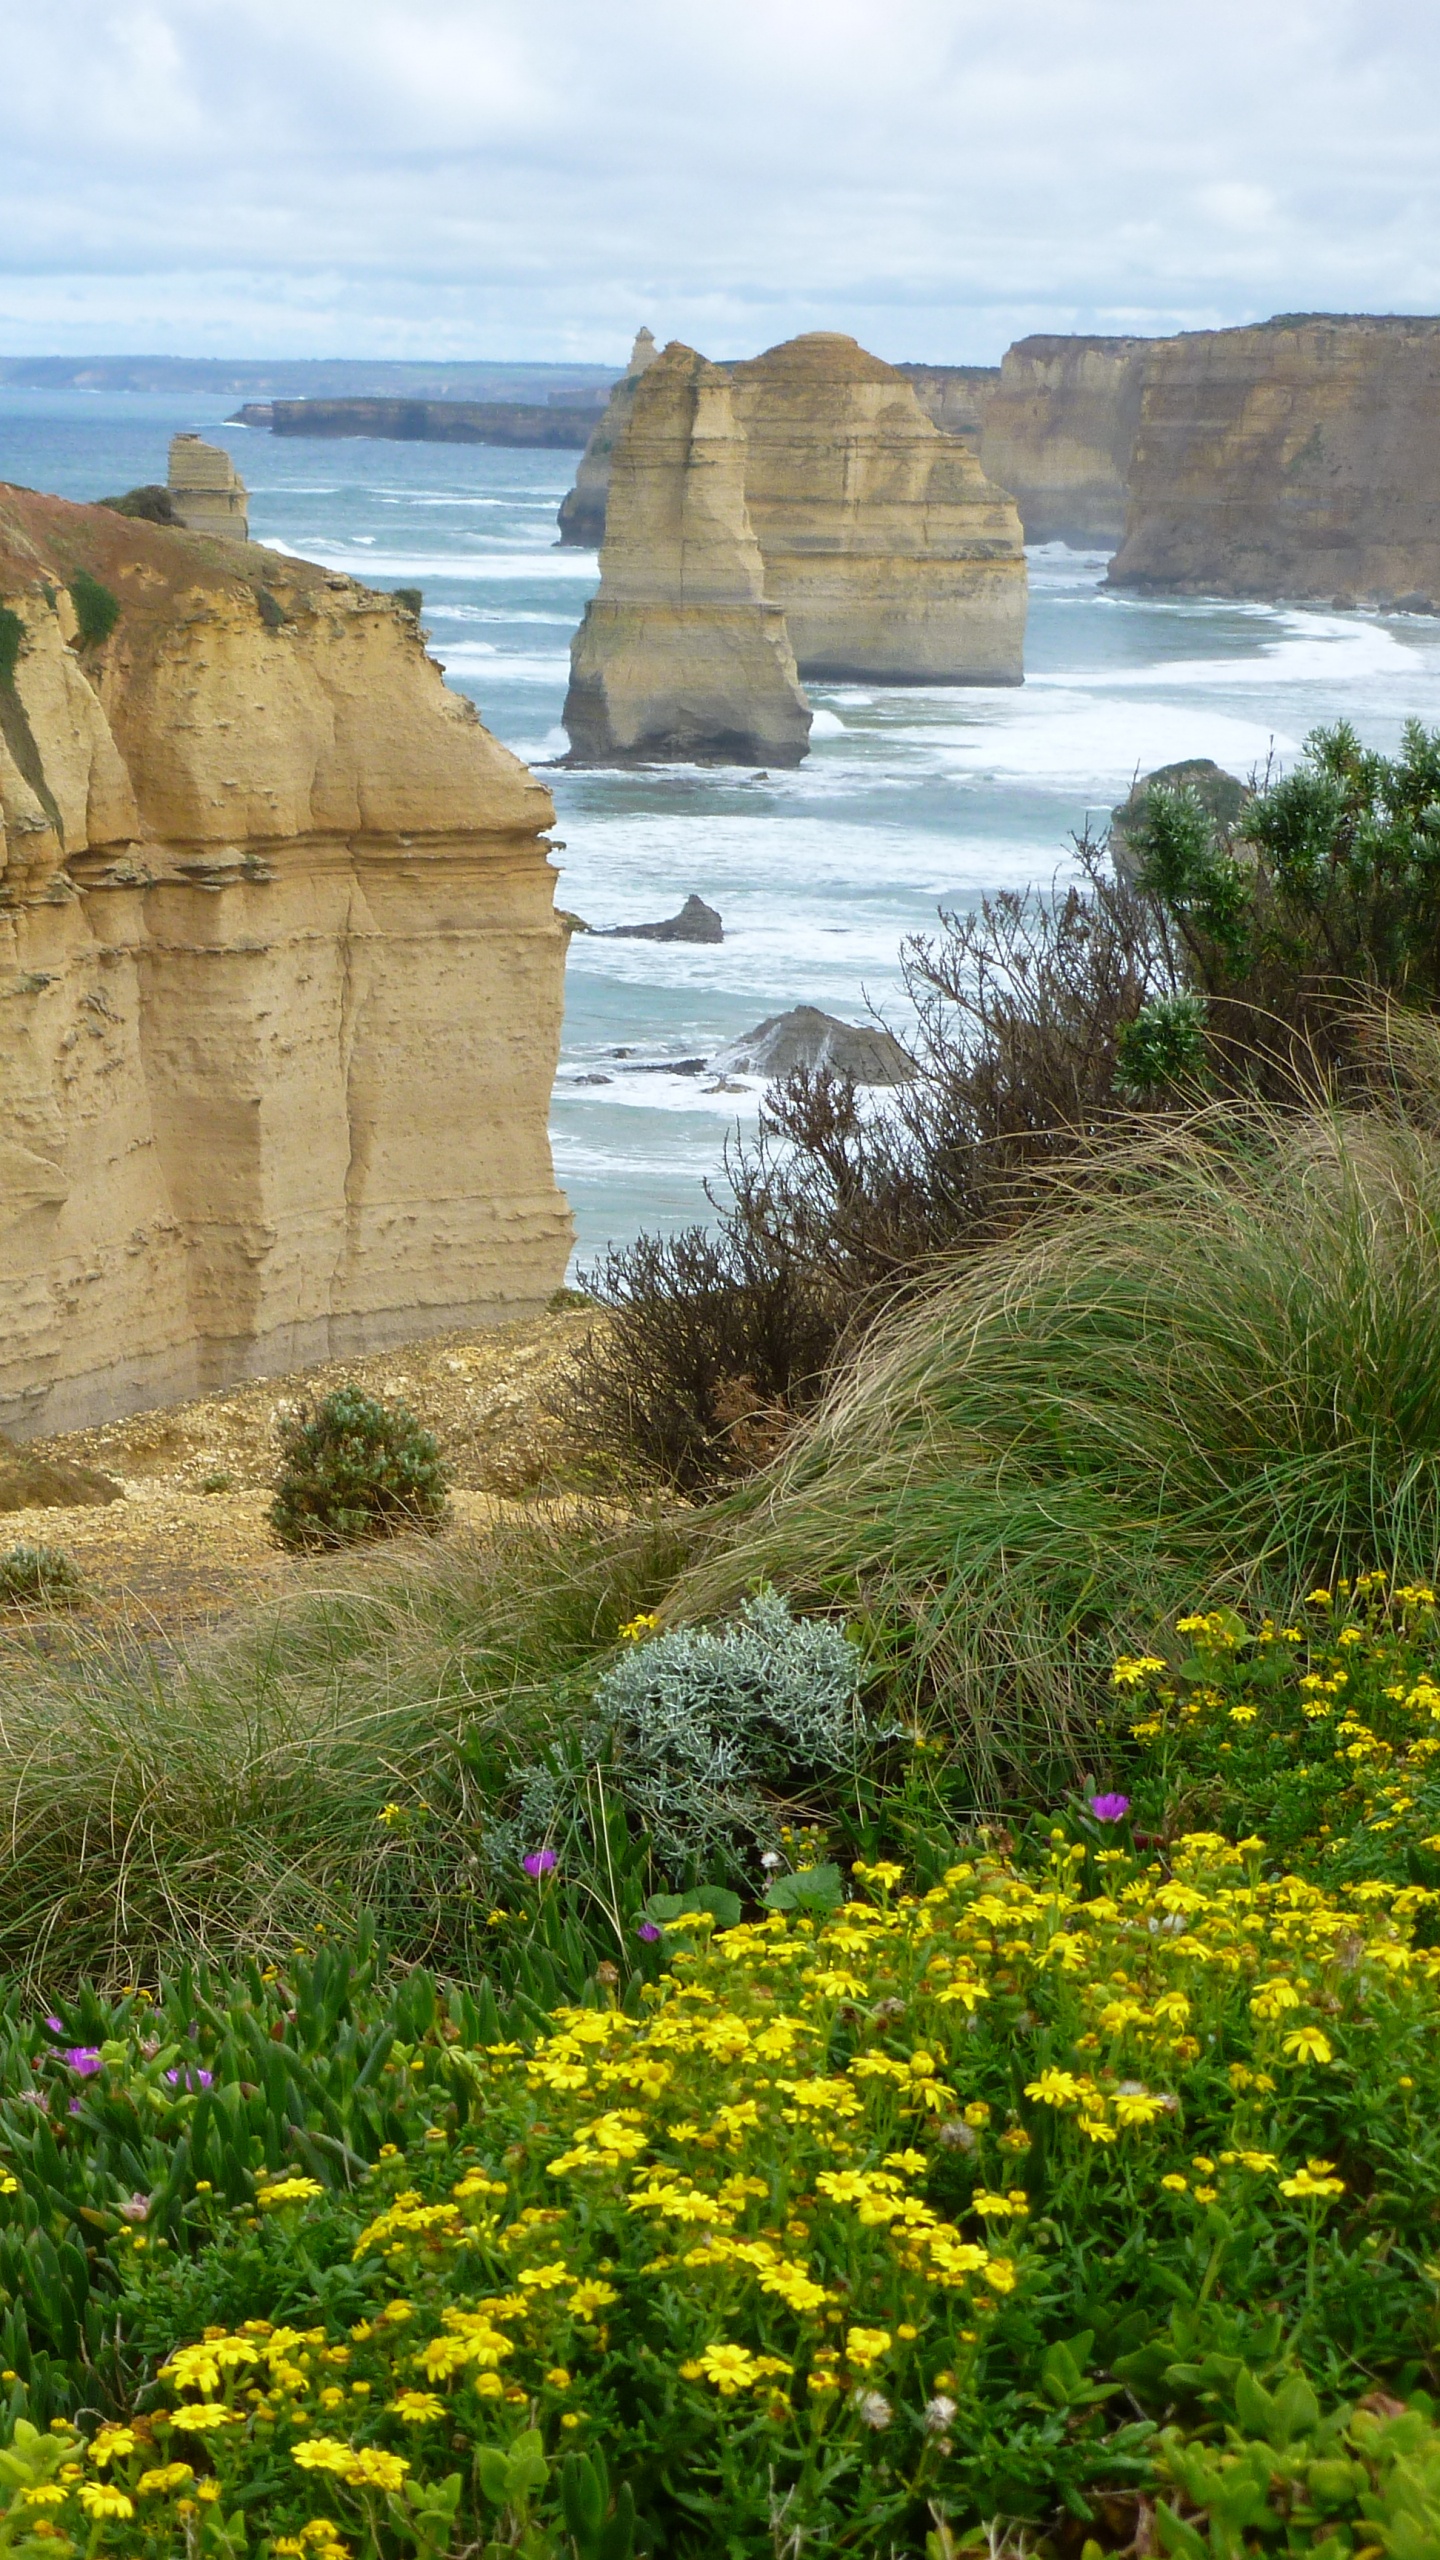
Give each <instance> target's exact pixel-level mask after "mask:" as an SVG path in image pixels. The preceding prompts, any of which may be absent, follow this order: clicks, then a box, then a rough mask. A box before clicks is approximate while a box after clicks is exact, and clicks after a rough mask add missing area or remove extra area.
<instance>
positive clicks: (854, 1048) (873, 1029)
mask: <svg viewBox="0 0 1440 2560" xmlns="http://www.w3.org/2000/svg"><path fill="white" fill-rule="evenodd" d="M710 1065H711V1067H712V1068H713V1069H714V1070H715V1072H716V1073H717V1074H718V1075H737V1076H766V1077H770V1078H774V1077H776V1076H789V1075H794V1074H795V1073H796V1072H797V1070H799V1069H801V1068H805V1069H808V1070H809V1072H810V1073H811V1074H814V1073H816V1072H817V1071H818V1070H821V1069H823V1070H824V1071H825V1072H826V1073H827V1074H828V1075H832V1076H843V1077H845V1078H846V1079H848V1081H849V1082H850V1083H851V1084H866V1085H878V1084H909V1083H910V1082H911V1080H912V1078H913V1077H914V1074H915V1062H914V1060H913V1059H912V1058H910V1057H908V1056H907V1055H906V1052H905V1051H904V1049H902V1048H901V1046H900V1043H899V1041H898V1040H897V1039H896V1037H895V1035H894V1033H893V1032H892V1031H886V1030H885V1029H884V1028H883V1026H882V1025H881V1024H880V1023H876V1022H842V1021H841V1020H840V1018H839V1016H838V1015H837V1014H833V1013H822V1012H821V1011H820V1008H819V1006H818V1005H813V1004H795V1005H792V1006H791V1007H790V1010H789V1012H788V1013H771V1014H767V1015H766V1017H765V1020H764V1021H763V1022H757V1023H756V1025H755V1028H754V1030H753V1031H746V1032H742V1034H741V1036H740V1038H739V1039H738V1040H728V1041H727V1042H726V1044H725V1046H724V1048H723V1049H717V1050H716V1052H715V1055H714V1057H713V1058H712V1059H711V1060H710Z"/></svg>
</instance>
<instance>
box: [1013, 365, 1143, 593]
mask: <svg viewBox="0 0 1440 2560" xmlns="http://www.w3.org/2000/svg"><path fill="white" fill-rule="evenodd" d="M1156 343H1157V342H1156V341H1155V340H1154V339H1151V338H1021V339H1020V341H1019V342H1018V344H1017V345H1015V346H1013V347H1010V348H1008V349H1007V350H1006V354H1005V358H1004V361H1003V363H1002V364H1001V367H1000V378H999V381H998V383H997V384H996V386H995V389H994V391H993V392H992V393H991V394H990V396H989V398H988V399H987V401H986V403H985V414H984V423H983V426H982V429H981V435H980V459H981V461H982V463H983V464H984V466H985V469H986V471H987V472H988V473H989V476H990V478H991V479H992V480H995V481H998V482H999V484H1000V486H1001V488H1002V489H1008V490H1009V491H1010V492H1011V495H1012V496H1013V498H1014V500H1015V503H1016V505H1017V506H1018V508H1019V510H1020V516H1021V521H1022V523H1023V524H1024V527H1025V539H1026V541H1027V542H1068V543H1071V544H1073V545H1074V546H1075V547H1076V548H1077V549H1080V550H1089V549H1095V550H1104V551H1113V550H1114V549H1115V547H1116V545H1117V544H1118V542H1119V541H1120V538H1121V536H1122V534H1123V533H1124V531H1125V505H1126V493H1127V489H1128V475H1129V468H1130V448H1131V446H1132V444H1133V443H1134V440H1135V429H1136V425H1137V423H1138V420H1139V416H1140V396H1141V390H1142V386H1143V382H1144V375H1145V364H1146V359H1147V357H1148V355H1149V353H1150V351H1151V349H1152V347H1153V346H1154V345H1155V344H1156Z"/></svg>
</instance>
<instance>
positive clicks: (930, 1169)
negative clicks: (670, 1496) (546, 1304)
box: [565, 844, 1185, 1495]
mask: <svg viewBox="0 0 1440 2560" xmlns="http://www.w3.org/2000/svg"><path fill="white" fill-rule="evenodd" d="M1079 858H1080V861H1081V864H1082V869H1083V875H1084V876H1083V878H1082V880H1081V881H1079V882H1071V883H1068V884H1066V885H1064V886H1060V887H1057V888H1056V889H1055V890H1054V891H1053V892H1052V893H1051V894H1050V895H1049V896H1048V897H1041V898H1031V897H1021V896H1019V895H1016V894H1014V893H1011V892H1005V893H1003V894H1002V895H1001V896H999V897H996V898H993V899H987V900H985V901H984V902H983V904H982V906H981V909H980V911H979V913H978V914H976V915H971V916H963V917H961V916H946V917H944V918H943V919H942V927H941V930H940V932H939V933H938V934H936V935H933V936H928V937H926V936H917V937H914V938H912V939H911V940H910V941H908V942H907V943H906V944H905V946H904V948H903V950H902V954H901V968H902V975H903V978H904V982H905V990H906V1001H907V1008H908V1010H909V1012H910V1014H911V1016H912V1019H913V1029H912V1032H911V1035H910V1047H911V1050H912V1053H913V1056H914V1059H915V1063H916V1067H917V1074H916V1076H915V1078H914V1080H913V1081H912V1082H910V1083H908V1084H906V1085H902V1086H900V1087H898V1088H896V1090H895V1091H894V1092H893V1093H891V1094H887V1095H886V1096H885V1098H884V1101H883V1103H882V1102H877V1101H876V1100H875V1098H874V1097H871V1096H866V1095H863V1094H861V1093H858V1092H857V1091H856V1089H855V1087H854V1086H853V1085H851V1084H849V1083H848V1082H846V1081H845V1080H844V1079H843V1078H837V1077H835V1076H833V1075H830V1074H828V1073H825V1072H821V1073H816V1074H811V1073H809V1072H806V1071H804V1070H801V1071H800V1072H798V1073H796V1074H794V1075H791V1076H789V1077H786V1078H783V1079H782V1080H781V1081H780V1082H779V1083H778V1084H776V1085H774V1086H772V1087H771V1089H770V1091H769V1093H768V1094H767V1097H766V1100H765V1103H764V1106H763V1108H762V1111H761V1116H760V1129H759V1135H758V1137H757V1138H756V1140H755V1141H754V1142H753V1143H752V1144H742V1145H739V1146H737V1147H732V1149H731V1150H730V1151H729V1153H728V1155H727V1159H726V1167H725V1172H726V1182H725V1186H724V1188H723V1189H717V1190H716V1192H715V1193H713V1194H712V1197H713V1199H714V1202H715V1207H716V1211H717V1216H716V1221H715V1225H714V1227H713V1229H712V1230H710V1231H709V1232H708V1233H707V1232H706V1231H705V1230H703V1229H698V1228H697V1229H692V1230H689V1231H687V1232H686V1233H685V1234H683V1235H680V1236H675V1237H670V1238H661V1237H656V1236H642V1237H641V1238H640V1239H639V1240H638V1241H637V1242H636V1243H635V1244H633V1245H629V1246H625V1247H622V1248H619V1249H616V1250H612V1251H611V1252H610V1254H609V1255H608V1256H607V1257H606V1260H605V1262H604V1263H603V1265H602V1266H601V1267H600V1268H599V1269H598V1270H596V1271H594V1272H592V1273H590V1274H589V1275H588V1279H587V1285H588V1286H589V1288H590V1289H591V1290H592V1291H593V1293H594V1294H595V1296H596V1297H597V1298H598V1299H599V1300H600V1301H601V1302H602V1303H603V1304H604V1306H605V1307H606V1308H607V1309H608V1310H609V1320H608V1322H607V1323H606V1325H605V1326H604V1327H602V1328H597V1330H596V1333H595V1334H594V1336H593V1337H592V1339H591V1341H590V1343H589V1344H588V1345H587V1346H586V1347H585V1349H584V1350H583V1351H582V1352H581V1354H580V1355H579V1357H578V1359H577V1361H576V1363H575V1364H574V1367H573V1369H572V1371H571V1376H570V1384H569V1389H568V1392H567V1396H566V1404H565V1410H566V1418H567V1420H568V1421H569V1422H570V1423H571V1425H572V1427H573V1428H574V1429H575V1430H576V1432H577V1434H578V1436H579V1437H580V1438H581V1439H582V1440H584V1441H586V1442H588V1444H589V1446H590V1448H591V1449H592V1451H594V1452H595V1453H596V1455H597V1456H598V1457H599V1459H600V1460H601V1461H602V1463H603V1464H605V1465H606V1466H608V1467H609V1468H611V1469H612V1470H618V1471H620V1472H622V1473H625V1474H628V1475H629V1476H630V1477H631V1478H632V1479H633V1478H634V1477H636V1476H638V1477H639V1478H640V1479H641V1480H642V1481H650V1480H654V1479H655V1478H657V1477H658V1478H660V1479H661V1480H662V1481H663V1482H665V1483H667V1484H670V1485H673V1486H674V1487H675V1488H676V1489H677V1490H678V1491H680V1492H682V1493H685V1494H687V1495H695V1494H704V1493H710V1492H715V1491H718V1490H721V1489H723V1488H724V1487H725V1486H726V1485H727V1484H731V1483H733V1482H734V1481H735V1480H736V1478H737V1477H743V1476H745V1475H747V1474H750V1473H753V1472H754V1470H755V1469H756V1468H757V1467H758V1466H760V1465H763V1464H764V1463H765V1462H766V1461H767V1460H768V1459H769V1458H770V1457H772V1456H773V1455H774V1454H775V1451H776V1448H777V1446H778V1445H779V1443H780V1442H781V1441H782V1440H783V1439H784V1437H785V1436H786V1435H787V1433H788V1431H789V1430H790V1429H791V1428H792V1427H793V1424H794V1421H795V1418H796V1416H797V1415H798V1414H800V1413H802V1412H804V1411H806V1410H807V1409H808V1408H810V1407H811V1406H813V1405H814V1404H815V1403H816V1401H817V1400H818V1398H819V1396H820V1395H821V1393H822V1392H823V1390H824V1386H825V1381H826V1377H827V1373H828V1372H830V1371H831V1370H832V1369H833V1368H834V1366H835V1365H836V1363H837V1360H838V1359H839V1358H840V1356H841V1354H842V1352H844V1351H846V1350H847V1349H848V1348H850V1347H853V1345H854V1343H855V1342H856V1341H857V1340H858V1339H859V1338H860V1336H861V1335H862V1334H863V1332H864V1329H865V1327H866V1325H867V1323H868V1322H869V1321H870V1320H871V1319H872V1318H873V1317H874V1315H875V1314H876V1313H877V1311H881V1310H884V1309H888V1308H890V1307H892V1306H893V1305H894V1303H895V1301H896V1299H897V1298H898V1297H903V1296H905V1295H907V1294H910V1293H913V1291H914V1290H915V1289H916V1288H917V1287H919V1286H922V1285H924V1283H925V1282H926V1281H927V1279H928V1276H929V1275H930V1273H931V1272H932V1271H933V1268H934V1266H935V1264H936V1261H937V1259H938V1258H939V1257H941V1256H944V1255H947V1254H952V1253H954V1252H955V1251H957V1250H962V1249H963V1250H969V1249H971V1248H973V1247H975V1246H977V1245H981V1244H986V1243H990V1242H993V1241H994V1240H995V1239H996V1238H998V1237H1001V1236H1004V1235H1006V1234H1008V1233H1010V1232H1011V1231H1012V1230H1013V1229H1014V1228H1015V1226H1016V1225H1017V1224H1018V1223H1019V1222H1020V1221H1021V1220H1022V1219H1023V1217H1024V1216H1025V1215H1027V1214H1028V1213H1029V1211H1030V1210H1031V1209H1032V1208H1033V1206H1034V1204H1035V1200H1036V1197H1037V1186H1038V1184H1039V1183H1040V1181H1041V1180H1042V1178H1043V1177H1044V1176H1046V1175H1047V1174H1051V1173H1053V1172H1054V1171H1055V1169H1056V1168H1058V1167H1069V1166H1070V1165H1072V1164H1073V1162H1074V1160H1075V1158H1076V1156H1077V1152H1082V1151H1084V1150H1085V1149H1086V1148H1087V1147H1089V1146H1090V1145H1091V1143H1092V1141H1093V1140H1094V1138H1095V1135H1096V1133H1097V1131H1098V1130H1099V1129H1101V1128H1103V1127H1104V1126H1105V1125H1107V1124H1111V1123H1115V1124H1120V1125H1124V1124H1125V1123H1126V1122H1127V1121H1128V1120H1129V1119H1130V1118H1131V1117H1132V1116H1133V1112H1134V1110H1135V1109H1136V1108H1140V1109H1144V1110H1149V1109H1151V1108H1152V1107H1153V1106H1154V1104H1155V1103H1156V1102H1157V1101H1159V1102H1162V1103H1163V1102H1166V1101H1168V1100H1169V1099H1170V1098H1171V1097H1170V1095H1169V1094H1168V1092H1167V1093H1160V1094H1156V1093H1154V1092H1152V1091H1151V1089H1150V1086H1151V1082H1152V1081H1153V1079H1150V1078H1148V1077H1146V1076H1144V1075H1136V1074H1135V1073H1134V1072H1133V1070H1134V1067H1135V1064H1136V1055H1135V1053H1134V1052H1133V1051H1132V1052H1127V1059H1128V1065H1129V1068H1130V1070H1131V1072H1130V1074H1129V1080H1128V1082H1126V1081H1124V1079H1119V1080H1117V1075H1118V1069H1119V1065H1120V1058H1121V1047H1122V1043H1123V1041H1124V1040H1125V1039H1126V1037H1127V1034H1128V1031H1129V1027H1130V1026H1131V1025H1133V1024H1134V1022H1135V1020H1136V1017H1137V1016H1138V1015H1140V1013H1141V1010H1142V1007H1144V1006H1145V1005H1146V1004H1147V1003H1149V1002H1150V1001H1151V1000H1160V999H1164V1000H1166V1001H1171V1000H1173V999H1175V998H1176V997H1177V995H1180V1000H1181V1002H1182V1004H1183V1002H1184V1001H1185V999H1184V997H1183V995H1182V994H1181V993H1180V991H1181V979H1180V975H1179V963H1178V960H1177V958H1176V955H1175V952H1174V951H1173V950H1172V948H1171V943H1170V938H1169V936H1168V934H1167V931H1166V929H1165V926H1164V922H1163V919H1162V918H1161V917H1160V915H1159V912H1158V910H1157V909H1156V908H1155V906H1154V904H1153V902H1147V901H1145V900H1143V899H1141V898H1140V897H1139V896H1137V895H1136V893H1135V892H1134V891H1133V890H1132V889H1131V888H1130V887H1129V885H1128V884H1127V883H1126V882H1125V881H1124V880H1120V879H1116V878H1113V877H1111V876H1110V875H1109V873H1108V871H1107V869H1106V866H1105V864H1104V861H1103V859H1102V857H1101V854H1100V852H1099V851H1098V849H1097V848H1095V847H1093V846H1091V845H1088V844H1082V845H1081V846H1080V848H1079ZM1148 1043H1149V1045H1148V1050H1147V1058H1148V1057H1151V1056H1153V1052H1154V1050H1155V1033H1154V1032H1153V1031H1152V1032H1151V1033H1150V1034H1149V1035H1148ZM1122 1083H1123V1090H1122ZM1142 1085H1143V1086H1144V1090H1143V1091H1141V1090H1140V1087H1141V1086H1142Z"/></svg>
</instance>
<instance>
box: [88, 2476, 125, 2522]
mask: <svg viewBox="0 0 1440 2560" xmlns="http://www.w3.org/2000/svg"><path fill="white" fill-rule="evenodd" d="M75 2494H76V2496H77V2497H78V2499H79V2501H80V2504H81V2506H82V2507H83V2508H84V2510H85V2513H86V2514H87V2516H93V2517H94V2518H95V2520H96V2522H97V2523H99V2521H100V2520H101V2518H102V2517H104V2516H119V2517H120V2518H121V2519H122V2521H123V2520H124V2519H126V2518H128V2517H130V2516H133V2514H134V2513H135V2501H134V2499H133V2498H127V2497H126V2495H125V2492H124V2490H123V2489H117V2488H116V2486H115V2483H114V2482H113V2480H82V2481H81V2483H80V2486H79V2488H78V2489H77V2491H76V2493H75Z"/></svg>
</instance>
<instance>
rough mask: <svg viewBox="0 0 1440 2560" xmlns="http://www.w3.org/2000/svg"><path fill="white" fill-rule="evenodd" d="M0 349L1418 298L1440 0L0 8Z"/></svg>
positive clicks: (1430, 268)
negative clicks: (0, 102) (0, 92)
mask: <svg viewBox="0 0 1440 2560" xmlns="http://www.w3.org/2000/svg"><path fill="white" fill-rule="evenodd" d="M0 67H3V68H0V77H3V85H4V89H5V93H6V94H5V113H4V123H5V143H4V148H3V152H0V353H3V354H7V355H38V354H113V353H169V354H186V355H228V356H241V355H253V356H275V355H288V356H299V355H318V356H411V357H417V358H433V357H448V358H455V357H467V356H468V357H492V358H502V357H517V358H520V357H523V358H528V359H532V360H534V359H539V358H565V359H570V360H585V361H591V362H596V363H617V364H618V363H619V362H620V361H621V360H622V359H623V357H624V356H625V354H626V353H627V352H628V349H629V345H630V341H631V338H632V336H633V334H634V331H635V329H636V328H637V326H638V325H639V324H640V322H642V321H644V322H647V323H648V324H649V325H650V327H652V328H653V329H654V330H655V332H656V334H657V336H658V337H659V338H660V339H661V340H662V342H663V340H664V339H666V338H667V337H683V338H686V339H687V340H689V341H690V342H691V343H692V344H694V345H698V346H700V347H702V348H703V349H704V350H705V351H706V352H707V353H708V354H710V355H713V356H728V355H744V354H750V353H753V352H755V351H756V350H757V349H758V348H761V347H764V346H768V345H773V344H774V343H775V342H776V341H777V340H779V339H781V338H785V337H789V336H791V335H793V334H794V333H795V332H796V331H798V330H801V329H814V328H835V329H844V330H848V331H850V332H851V333H852V334H854V335H855V336H857V337H859V338H861V339H862V340H863V341H864V343H865V344H867V345H868V346H870V347H872V348H873V349H874V350H875V351H876V353H878V354H880V355H883V356H886V357H888V358H890V359H892V360H895V361H903V360H905V359H907V358H909V359H926V358H928V359H930V360H931V361H934V362H949V363H964V362H972V363H995V362H997V361H998V359H999V357H1000V355H1001V353H1002V352H1003V350H1004V348H1005V347H1006V346H1007V345H1008V344H1009V343H1010V342H1011V340H1012V339H1014V338H1016V337H1019V336H1023V335H1025V334H1027V333H1028V332H1030V331H1032V330H1037V329H1043V330H1076V329H1080V330H1103V331H1107V332H1108V331H1113V332H1125V331H1136V332H1140V333H1145V334H1149V333H1164V332H1168V331H1170V330H1173V329H1177V328H1208V327H1216V326H1225V325H1228V324H1233V323H1235V322H1239V321H1244V320H1251V319H1263V318H1265V317H1267V316H1268V315H1269V314H1271V313H1272V312H1275V311H1298V310H1340V311H1345V310H1349V311H1412V312H1424V311H1428V312H1433V311H1436V310H1440V139H1437V133H1440V127H1437V118H1436V113H1435V100H1436V97H1437V95H1440V7H1437V5H1436V0H609V5H607V6H603V7H602V6H599V5H596V0H42V5H39V6H37V5H36V0H0Z"/></svg>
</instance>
